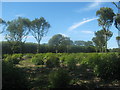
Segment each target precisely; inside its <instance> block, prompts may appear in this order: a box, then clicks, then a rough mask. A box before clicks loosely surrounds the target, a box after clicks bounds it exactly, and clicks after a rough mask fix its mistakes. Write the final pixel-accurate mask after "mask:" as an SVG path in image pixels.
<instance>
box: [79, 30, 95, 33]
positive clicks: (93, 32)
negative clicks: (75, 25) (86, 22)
mask: <svg viewBox="0 0 120 90" xmlns="http://www.w3.org/2000/svg"><path fill="white" fill-rule="evenodd" d="M81 32H82V33H85V34H94V32H93V31H89V30H87V31H81Z"/></svg>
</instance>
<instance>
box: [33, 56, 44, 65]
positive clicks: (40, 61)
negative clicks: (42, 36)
mask: <svg viewBox="0 0 120 90" xmlns="http://www.w3.org/2000/svg"><path fill="white" fill-rule="evenodd" d="M31 61H32V62H33V63H34V64H35V65H44V62H43V56H42V54H36V55H35V56H34V57H32V59H31Z"/></svg>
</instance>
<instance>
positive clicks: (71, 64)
mask: <svg viewBox="0 0 120 90" xmlns="http://www.w3.org/2000/svg"><path fill="white" fill-rule="evenodd" d="M65 61H66V64H67V66H68V68H69V69H70V70H74V69H75V68H76V64H77V62H76V59H75V57H74V55H68V56H67V57H66V58H65Z"/></svg>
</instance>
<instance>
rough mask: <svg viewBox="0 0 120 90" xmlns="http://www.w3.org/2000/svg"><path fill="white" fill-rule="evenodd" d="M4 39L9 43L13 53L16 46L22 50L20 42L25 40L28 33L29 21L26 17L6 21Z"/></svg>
mask: <svg viewBox="0 0 120 90" xmlns="http://www.w3.org/2000/svg"><path fill="white" fill-rule="evenodd" d="M7 25H8V26H7V29H6V31H7V34H6V39H7V41H8V42H9V43H10V44H11V49H12V51H13V53H14V52H15V49H16V48H19V50H20V52H21V50H22V43H23V42H25V41H26V38H27V35H28V34H29V27H30V21H29V19H27V18H22V17H18V18H17V19H14V20H12V21H8V22H7Z"/></svg>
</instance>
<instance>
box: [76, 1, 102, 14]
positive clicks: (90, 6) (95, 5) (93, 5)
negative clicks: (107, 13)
mask: <svg viewBox="0 0 120 90" xmlns="http://www.w3.org/2000/svg"><path fill="white" fill-rule="evenodd" d="M100 1H101V0H99V1H98V0H94V2H91V3H90V4H88V5H87V6H85V7H84V8H81V9H78V10H75V12H78V13H80V12H82V11H89V10H93V9H96V8H99V7H100V5H101V3H102V2H100Z"/></svg>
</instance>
